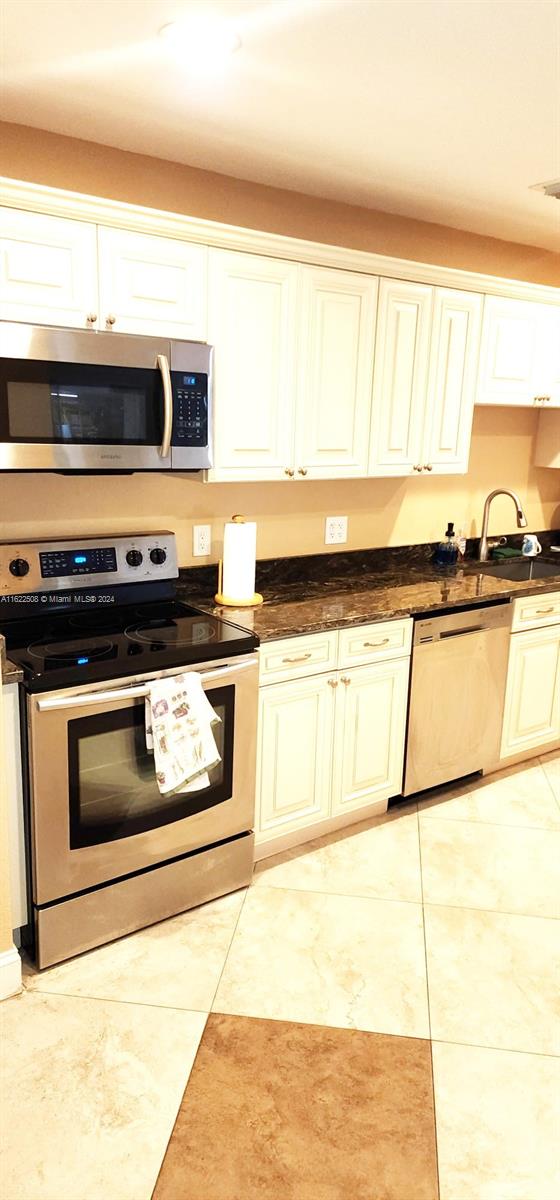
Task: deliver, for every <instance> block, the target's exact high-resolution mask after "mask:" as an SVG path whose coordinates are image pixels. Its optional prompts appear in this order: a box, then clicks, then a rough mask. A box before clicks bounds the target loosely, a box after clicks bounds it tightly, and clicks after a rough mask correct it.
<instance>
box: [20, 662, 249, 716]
mask: <svg viewBox="0 0 560 1200" xmlns="http://www.w3.org/2000/svg"><path fill="white" fill-rule="evenodd" d="M254 665H255V664H254V663H253V662H244V663H239V665H236V666H232V667H219V668H218V670H217V671H200V672H199V674H200V678H201V679H202V682H203V683H206V681H207V680H215V679H216V680H217V679H224V678H227V676H228V675H237V674H239V672H240V671H246V670H247V669H248V668H249V667H252V666H254ZM179 674H180V675H186V674H188V672H187V671H180V672H179ZM162 678H164V679H165V678H167V679H169V678H172V677H170V676H162ZM155 682H156V680H155V679H152V680H150V682H148V683H143V684H141V686H140V687H128V688H127V687H125V688H113V690H112V691H105V692H81V693H80V694H79V695H78V696H67V697H64V696H47V697H46V699H44V700H40V699H39V700H38V701H37V708H38V709H39V711H40V712H45V711H47V710H52V709H54V708H85V707H86V705H88V704H105V703H107V702H110V701H111V700H137V699H139V700H141V699H142V698H145V697H146V696H149V695H150V691H151V687H152V684H153V683H155Z"/></svg>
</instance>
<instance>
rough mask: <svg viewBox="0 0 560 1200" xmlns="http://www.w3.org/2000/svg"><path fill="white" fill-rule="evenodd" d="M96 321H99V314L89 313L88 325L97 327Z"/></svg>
mask: <svg viewBox="0 0 560 1200" xmlns="http://www.w3.org/2000/svg"><path fill="white" fill-rule="evenodd" d="M96 321H97V313H94V312H91V313H88V315H87V317H86V323H87V324H88V325H95V322H96Z"/></svg>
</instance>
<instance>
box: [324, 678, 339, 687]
mask: <svg viewBox="0 0 560 1200" xmlns="http://www.w3.org/2000/svg"><path fill="white" fill-rule="evenodd" d="M327 683H328V685H329V687H338V679H327Z"/></svg>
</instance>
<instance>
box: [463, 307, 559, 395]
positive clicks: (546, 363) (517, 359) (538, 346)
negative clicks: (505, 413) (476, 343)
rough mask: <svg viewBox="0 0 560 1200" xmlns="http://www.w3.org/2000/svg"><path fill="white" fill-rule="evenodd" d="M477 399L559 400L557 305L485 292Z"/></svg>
mask: <svg viewBox="0 0 560 1200" xmlns="http://www.w3.org/2000/svg"><path fill="white" fill-rule="evenodd" d="M476 403H477V404H507V405H523V406H531V407H532V406H538V407H541V408H542V407H551V406H555V405H559V404H560V309H556V308H554V307H553V306H552V305H549V304H535V303H533V302H531V301H528V300H527V301H525V300H508V299H507V298H505V299H502V298H500V297H497V296H486V298H485V301H484V320H483V325H482V345H481V352H480V371H479V377H478V387H477V395H476Z"/></svg>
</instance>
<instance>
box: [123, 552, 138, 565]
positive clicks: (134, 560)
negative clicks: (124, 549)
mask: <svg viewBox="0 0 560 1200" xmlns="http://www.w3.org/2000/svg"><path fill="white" fill-rule="evenodd" d="M126 561H127V563H128V565H129V567H139V566H140V563H141V562H142V553H141V551H140V550H129V551H128V553H127V556H126Z"/></svg>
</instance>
